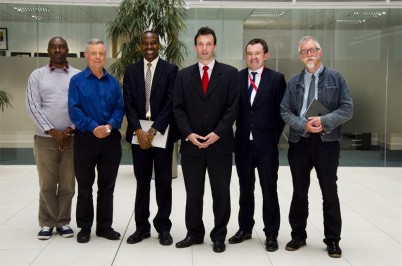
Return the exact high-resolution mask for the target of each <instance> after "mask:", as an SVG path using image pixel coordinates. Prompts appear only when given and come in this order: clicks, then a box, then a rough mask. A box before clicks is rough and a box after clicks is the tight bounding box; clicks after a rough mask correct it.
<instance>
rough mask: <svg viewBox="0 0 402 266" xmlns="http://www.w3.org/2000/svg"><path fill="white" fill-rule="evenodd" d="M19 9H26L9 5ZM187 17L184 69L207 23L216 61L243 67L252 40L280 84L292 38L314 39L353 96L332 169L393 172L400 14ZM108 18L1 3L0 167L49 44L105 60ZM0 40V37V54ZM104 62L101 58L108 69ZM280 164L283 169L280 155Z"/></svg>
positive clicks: (74, 59)
mask: <svg viewBox="0 0 402 266" xmlns="http://www.w3.org/2000/svg"><path fill="white" fill-rule="evenodd" d="M190 2H195V1H190ZM204 2H208V1H204ZM224 2H226V1H222V6H224ZM238 2H241V1H238ZM261 2H263V1H261ZM276 2H278V1H276ZM281 2H284V3H285V2H292V1H281ZM298 2H303V1H300V0H299V1H298ZM309 2H313V1H309ZM317 2H319V1H317ZM327 2H329V1H327ZM332 2H334V1H332ZM336 2H343V1H336ZM350 2H357V1H350ZM393 2H395V1H393ZM318 4H319V3H317V5H318ZM22 7H24V8H32V10H30V11H25V12H22V11H18V10H17V9H16V8H22ZM186 12H187V15H188V17H187V20H186V26H187V29H186V30H185V31H183V32H181V33H180V38H181V39H182V40H183V41H184V42H185V43H186V44H187V46H188V48H190V49H189V54H188V55H187V56H186V60H185V63H184V66H188V65H190V64H194V63H195V62H196V56H195V52H194V51H193V48H192V47H193V41H194V35H195V33H196V31H197V29H198V28H199V27H201V26H209V27H211V28H213V29H214V30H215V31H216V34H217V39H218V48H217V52H216V58H217V60H218V61H222V62H225V63H228V64H231V65H234V66H235V67H237V68H238V69H242V68H245V67H246V64H245V61H244V59H245V54H244V46H245V44H246V43H247V42H248V41H249V40H250V39H252V38H255V37H260V38H263V39H265V40H266V41H267V42H268V45H269V52H270V59H269V60H268V62H267V67H269V68H272V69H274V70H276V71H279V72H282V73H283V74H284V75H285V77H286V79H287V80H288V79H290V77H291V76H293V75H294V74H296V73H298V72H299V71H301V70H302V67H303V65H302V64H301V62H300V61H299V59H298V54H297V44H298V41H299V39H300V38H301V37H302V36H304V35H314V36H316V37H317V38H318V40H319V41H320V43H321V46H322V48H323V52H324V54H323V58H322V61H323V63H324V64H325V65H326V66H328V67H331V68H334V69H336V70H338V71H339V72H340V73H341V74H342V75H343V76H344V77H345V79H346V81H347V84H348V86H349V88H350V90H351V93H352V97H353V100H354V110H355V111H354V116H353V118H352V120H350V121H349V122H347V123H346V124H345V125H344V126H343V132H344V136H343V139H342V141H341V147H342V154H341V165H343V166H398V167H401V166H402V155H401V154H402V119H401V117H402V108H401V104H400V103H401V100H402V92H401V85H400V84H401V76H402V75H401V74H402V72H401V69H402V65H401V64H402V63H401V62H402V49H401V47H402V8H386V7H385V8H380V7H376V8H372V9H366V8H357V9H356V8H349V9H348V8H344V7H342V8H339V9H336V8H335V7H334V6H331V7H330V8H329V7H327V8H326V7H325V6H323V7H322V8H319V7H317V6H315V7H314V8H313V9H308V8H299V9H298V8H262V7H261V8H224V7H219V8H202V7H196V8H189V9H187V10H186ZM116 13H117V7H115V6H64V5H63V6H59V5H23V4H19V5H14V4H0V28H2V29H7V35H6V36H5V37H6V39H7V49H3V50H0V89H4V90H6V91H8V92H10V93H11V94H12V95H13V102H12V103H13V108H8V109H6V110H5V111H4V112H3V113H0V123H1V128H0V151H2V153H1V154H0V155H1V157H0V164H2V163H7V161H6V157H5V155H4V150H5V149H7V148H8V149H14V150H16V152H17V153H18V152H19V151H21V150H22V149H24V148H26V149H29V148H31V147H32V134H33V126H32V123H31V121H29V118H28V117H27V115H26V113H25V109H24V104H25V87H26V82H27V79H28V76H29V74H30V73H31V72H32V71H33V70H34V69H35V68H37V67H39V66H41V65H44V64H46V63H47V61H48V58H47V56H46V49H47V42H48V40H49V39H50V38H51V37H53V36H56V35H59V36H62V37H64V38H65V39H66V40H67V41H68V43H69V48H70V53H71V57H70V58H69V62H71V64H73V65H74V66H76V67H78V68H81V69H82V68H84V67H85V66H86V62H85V59H83V58H82V54H81V53H82V51H83V49H84V45H85V42H86V41H87V40H88V39H89V38H93V37H97V38H100V39H103V40H105V41H106V44H107V47H108V53H109V55H112V53H111V51H112V50H113V49H116V47H112V45H111V44H110V41H109V40H107V37H106V36H107V34H106V32H105V25H106V23H107V22H108V21H110V20H112V19H113V18H114V16H115V14H116ZM35 16H36V17H35ZM0 32H1V30H0ZM3 38H4V37H3ZM1 42H2V41H1V38H0V49H1V47H2V46H1V45H2V43H1ZM3 45H4V42H3ZM109 51H110V52H109ZM35 53H37V54H36V55H37V56H38V57H35ZM40 55H44V57H39V56H40ZM28 56H30V57H28ZM109 57H110V56H109ZM112 62H113V58H109V59H108V65H110V64H111V63H112ZM287 131H288V129H287V128H286V129H285V134H284V135H283V138H282V139H281V143H280V147H281V158H285V157H286V152H287V141H286V133H287ZM15 156H16V157H18V156H19V155H18V154H16V155H15ZM281 163H283V164H286V163H287V161H286V159H283V160H281Z"/></svg>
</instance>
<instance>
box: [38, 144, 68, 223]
mask: <svg viewBox="0 0 402 266" xmlns="http://www.w3.org/2000/svg"><path fill="white" fill-rule="evenodd" d="M58 147H59V145H58V144H57V142H56V141H55V140H54V139H53V138H49V137H41V136H34V149H33V153H34V157H35V162H36V166H37V169H38V175H39V188H40V192H39V215H38V218H39V225H40V226H49V227H61V226H63V225H66V224H69V223H70V220H71V201H72V198H73V196H74V193H75V178H74V161H73V140H70V143H69V145H68V147H67V149H66V150H65V151H63V152H61V151H59V150H58Z"/></svg>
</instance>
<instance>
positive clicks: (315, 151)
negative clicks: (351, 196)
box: [288, 134, 342, 243]
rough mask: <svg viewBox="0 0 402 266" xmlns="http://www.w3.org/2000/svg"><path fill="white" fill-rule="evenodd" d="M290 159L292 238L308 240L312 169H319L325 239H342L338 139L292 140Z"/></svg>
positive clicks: (317, 136)
mask: <svg viewBox="0 0 402 266" xmlns="http://www.w3.org/2000/svg"><path fill="white" fill-rule="evenodd" d="M289 144H290V146H289V152H288V160H289V165H290V170H291V173H292V180H293V197H292V203H291V206H290V212H289V222H290V225H291V227H292V233H291V235H292V239H306V238H307V233H306V226H307V217H308V190H309V186H310V172H311V170H312V169H313V167H314V168H315V170H316V172H317V178H318V181H319V185H320V188H321V193H322V198H323V215H324V236H325V239H324V242H325V243H327V242H329V241H335V242H338V241H339V240H340V239H341V227H342V219H341V210H340V204H339V198H338V187H337V184H336V182H337V180H338V177H337V169H338V165H339V153H340V146H339V142H338V141H332V142H322V141H321V138H320V135H319V134H312V135H310V137H308V138H301V139H300V140H299V142H297V143H289Z"/></svg>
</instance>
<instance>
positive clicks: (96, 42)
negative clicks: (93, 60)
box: [84, 38, 105, 52]
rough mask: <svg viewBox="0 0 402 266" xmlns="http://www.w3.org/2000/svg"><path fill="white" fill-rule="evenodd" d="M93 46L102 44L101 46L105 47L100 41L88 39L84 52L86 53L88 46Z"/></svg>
mask: <svg viewBox="0 0 402 266" xmlns="http://www.w3.org/2000/svg"><path fill="white" fill-rule="evenodd" d="M93 44H102V45H103V46H105V43H104V42H103V41H102V40H101V39H97V38H93V39H90V40H89V41H88V42H87V44H86V45H85V50H84V51H85V52H87V51H88V46H89V45H93Z"/></svg>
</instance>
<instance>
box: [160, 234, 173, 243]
mask: <svg viewBox="0 0 402 266" xmlns="http://www.w3.org/2000/svg"><path fill="white" fill-rule="evenodd" d="M158 238H159V243H160V244H161V245H162V246H170V245H171V244H173V238H172V236H171V235H170V233H169V232H167V231H164V232H162V233H160V234H159V237H158Z"/></svg>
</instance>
